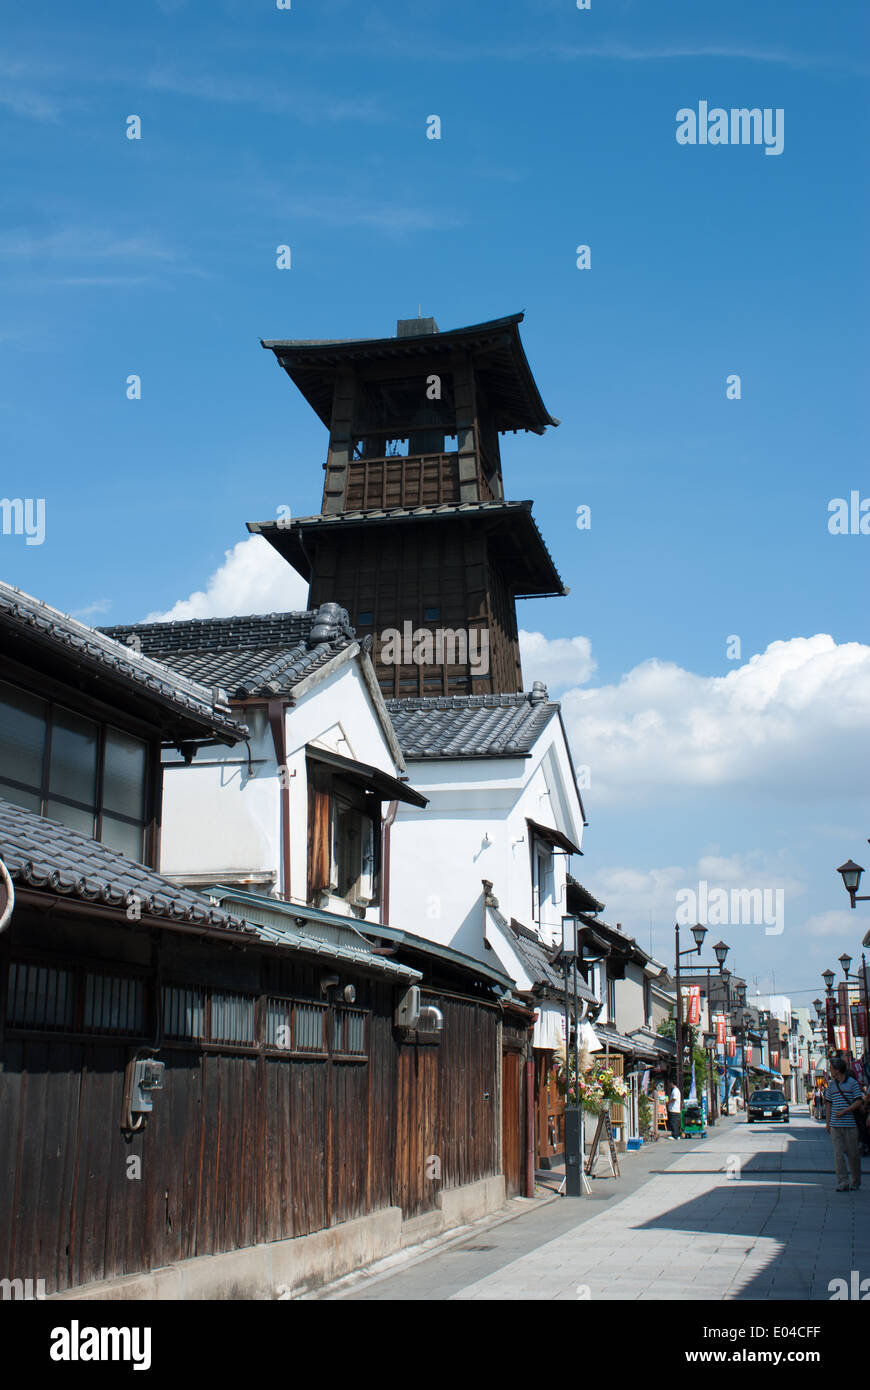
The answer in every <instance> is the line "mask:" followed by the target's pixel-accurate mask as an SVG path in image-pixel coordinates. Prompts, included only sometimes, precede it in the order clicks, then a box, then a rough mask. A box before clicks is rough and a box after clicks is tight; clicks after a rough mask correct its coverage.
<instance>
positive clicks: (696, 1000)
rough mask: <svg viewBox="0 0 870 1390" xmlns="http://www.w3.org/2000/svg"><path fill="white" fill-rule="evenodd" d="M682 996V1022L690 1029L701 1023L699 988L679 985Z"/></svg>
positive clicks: (697, 986)
mask: <svg viewBox="0 0 870 1390" xmlns="http://www.w3.org/2000/svg"><path fill="white" fill-rule="evenodd" d="M680 990H681V993H682V996H683V1022H684V1023H688V1025H689V1027H690V1028H694V1027H695V1026H696V1024H698V1023H700V1022H701V986H700V985H681V986H680Z"/></svg>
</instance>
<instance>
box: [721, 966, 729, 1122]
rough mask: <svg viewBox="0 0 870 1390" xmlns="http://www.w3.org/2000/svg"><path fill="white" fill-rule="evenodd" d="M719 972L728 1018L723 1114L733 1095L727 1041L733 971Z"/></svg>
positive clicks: (726, 1044) (726, 1113)
mask: <svg viewBox="0 0 870 1390" xmlns="http://www.w3.org/2000/svg"><path fill="white" fill-rule="evenodd" d="M719 973H720V975H721V976H722V983H723V984H724V986H725V1018H726V1020H727V1022H726V1024H725V1036H726V1042H725V1057H724V1062H723V1065H724V1067H725V1099H724V1101H723V1102H722V1114H723V1115H728V1114H730V1106H729V1104H728V1101H729V1097H730V1095H731V1083H730V1082H729V1080H728V1042H727V1037H728V1033H729V1032H730V1031H731V971H730V970H725V969H724V968H723V969H722V970H721V971H720V972H719Z"/></svg>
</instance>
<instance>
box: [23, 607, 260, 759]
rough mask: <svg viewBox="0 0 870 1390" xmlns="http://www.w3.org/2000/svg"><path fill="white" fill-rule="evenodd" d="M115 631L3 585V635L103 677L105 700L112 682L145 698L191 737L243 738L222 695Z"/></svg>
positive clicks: (226, 740)
mask: <svg viewBox="0 0 870 1390" xmlns="http://www.w3.org/2000/svg"><path fill="white" fill-rule="evenodd" d="M118 631H125V629H118ZM111 632H112V630H111V629H100V628H92V627H87V626H86V625H85V624H84V623H80V622H79V621H78V620H77V619H76V618H71V617H70V616H69V615H68V614H66V613H61V612H59V611H58V609H56V608H50V607H49V605H48V604H47V603H42V602H40V600H39V599H35V598H33V597H31V595H30V594H25V593H22V591H21V590H20V589H14V588H13V587H12V586H11V585H10V584H4V583H3V582H2V581H0V636H2V637H4V638H7V637H11V638H15V637H19V638H21V637H23V638H25V639H26V640H27V641H29V642H35V643H36V644H37V645H38V646H39V647H40V648H41V649H42V650H51V651H53V652H54V653H56V654H57V655H59V656H61V657H64V658H66V659H67V660H68V661H69V662H70V663H71V664H72V665H74V666H75V668H76V670H77V671H78V672H81V673H82V674H83V675H85V676H86V677H93V676H95V675H97V676H99V677H100V678H101V680H102V682H103V685H102V691H103V698H104V699H107V698H108V690H107V688H106V684H105V682H106V681H107V680H108V681H110V682H113V683H116V684H117V685H120V686H121V687H122V688H124V689H126V690H127V691H129V692H133V693H135V694H137V695H139V696H140V697H142V696H144V697H146V698H147V699H148V700H149V701H151V702H152V704H153V705H155V706H157V707H158V709H162V710H165V711H166V712H167V713H168V714H169V715H171V716H175V717H176V722H177V717H178V716H181V718H182V720H183V721H186V725H187V729H188V734H189V735H193V734H194V732H199V733H200V734H207V733H216V734H218V735H219V736H221V737H222V739H223V741H224V742H231V743H234V742H237V741H238V740H239V739H240V738H242V737H244V735H245V734H246V733H247V729H245V728H244V727H243V726H241V725H240V724H238V723H237V722H236V721H235V720H234V719H233V718H232V717H231V714H232V712H231V710H230V708H229V706H228V705H227V704H226V702H225V701H224V700H223V698H222V697H221V695H220V693H219V692H216V691H214V690H211V689H208V688H206V686H204V685H202V684H201V683H199V682H198V681H194V680H192V679H190V678H189V677H188V676H187V675H186V674H185V673H180V672H175V671H171V670H169V669H168V668H167V667H166V666H165V665H163V664H162V663H160V662H157V661H154V660H153V659H151V657H150V656H149V655H148V654H147V653H145V652H144V648H143V654H141V655H140V654H138V653H137V652H136V651H134V650H132V649H131V647H130V646H129V645H125V644H124V643H123V641H117V640H115V639H114V638H113V636H112V635H111ZM193 726H196V728H194V727H193Z"/></svg>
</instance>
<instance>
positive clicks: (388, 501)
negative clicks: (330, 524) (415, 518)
mask: <svg viewBox="0 0 870 1390" xmlns="http://www.w3.org/2000/svg"><path fill="white" fill-rule="evenodd" d="M477 481H478V496H479V498H480V500H481V501H492V500H493V494H492V490H491V488H490V486H489V484H488V482H487V481H486V479H485V478H484V477H483V475H482V473H481V472H480V469H478V477H477ZM460 501H462V498H461V496H460V488H459V454H458V453H451V454H393V455H391V456H390V457H388V458H366V459H353V460H352V461H351V463H350V466H349V469H348V479H347V490H346V493H345V499H344V510H345V511H371V510H376V509H380V508H383V509H384V510H386V511H388V510H390V509H391V508H393V507H423V506H428V507H437V506H440V505H441V504H442V503H445V502H460Z"/></svg>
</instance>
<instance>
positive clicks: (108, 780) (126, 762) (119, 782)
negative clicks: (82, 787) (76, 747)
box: [103, 729, 147, 820]
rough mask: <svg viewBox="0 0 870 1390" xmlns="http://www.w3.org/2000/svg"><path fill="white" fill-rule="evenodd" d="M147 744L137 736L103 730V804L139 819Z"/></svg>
mask: <svg viewBox="0 0 870 1390" xmlns="http://www.w3.org/2000/svg"><path fill="white" fill-rule="evenodd" d="M146 767H147V757H146V745H145V744H144V743H143V742H142V740H141V739H139V738H133V737H131V735H130V734H122V733H120V731H119V730H117V729H107V730H106V760H105V766H104V770H103V807H104V809H105V810H107V811H117V812H118V814H119V815H122V816H131V817H132V818H133V819H134V820H141V819H142V818H143V816H144V815H145V771H146Z"/></svg>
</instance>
